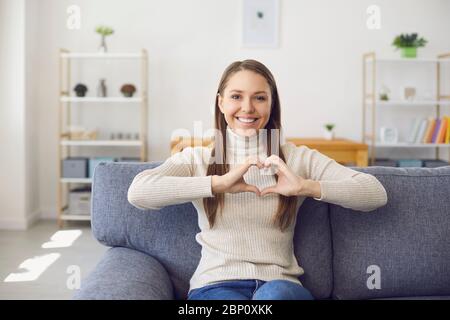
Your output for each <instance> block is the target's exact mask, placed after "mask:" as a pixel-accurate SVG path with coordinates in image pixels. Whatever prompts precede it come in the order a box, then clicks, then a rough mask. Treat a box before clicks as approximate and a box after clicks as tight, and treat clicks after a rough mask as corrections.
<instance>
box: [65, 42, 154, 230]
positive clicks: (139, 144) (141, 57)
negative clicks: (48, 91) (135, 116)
mask: <svg viewBox="0 0 450 320" xmlns="http://www.w3.org/2000/svg"><path fill="white" fill-rule="evenodd" d="M74 59H94V60H95V59H100V60H105V59H106V60H110V59H113V60H114V59H119V60H120V59H128V60H129V59H131V60H135V61H137V62H139V63H140V88H139V89H140V90H139V92H140V96H138V97H130V98H128V97H120V96H117V97H74V96H71V95H70V91H71V61H72V60H74ZM119 63H120V61H119ZM147 68H148V55H147V51H146V50H145V49H143V50H141V51H140V52H130V53H95V52H94V53H92V52H70V51H69V50H66V49H60V52H59V82H60V92H59V99H58V100H59V109H58V161H57V162H58V183H57V211H58V212H57V216H58V225H59V226H60V227H62V226H63V223H64V221H66V220H78V221H80V220H87V221H89V220H90V212H86V214H71V213H69V208H68V203H67V202H68V201H65V198H66V196H67V195H68V193H69V191H70V188H71V186H72V185H73V184H87V185H89V184H92V178H65V177H63V176H62V160H63V159H64V158H66V157H70V156H71V149H72V147H83V148H95V147H118V148H120V147H136V148H138V149H139V151H140V152H139V153H140V161H143V162H145V161H147V141H146V139H147V138H146V137H147V112H148V111H147V110H148V92H147V87H148V71H147ZM79 103H91V104H92V105H93V106H94V105H95V104H104V103H114V104H121V105H122V104H123V105H124V106H127V105H130V104H131V105H133V104H134V105H140V109H139V115H140V123H139V137H138V138H139V139H138V140H70V139H69V138H68V134H67V131H66V130H68V128H69V126H70V125H71V124H72V123H71V108H74V107H76V105H77V104H79Z"/></svg>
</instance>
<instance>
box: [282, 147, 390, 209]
mask: <svg viewBox="0 0 450 320" xmlns="http://www.w3.org/2000/svg"><path fill="white" fill-rule="evenodd" d="M290 144H292V146H291V147H290V148H291V149H293V150H292V152H291V155H290V157H289V158H290V161H291V162H292V163H293V165H294V167H296V168H297V169H298V170H296V171H297V173H299V175H300V176H302V177H304V178H306V179H311V180H314V181H318V182H319V184H320V189H321V197H320V198H314V199H315V200H319V201H325V202H329V203H332V204H336V205H339V206H342V207H344V208H348V209H353V210H358V211H364V212H368V211H372V210H375V209H377V208H379V207H382V206H384V205H386V203H387V193H386V190H385V188H384V187H383V185H382V184H381V182H380V181H378V179H377V178H376V177H375V176H373V175H371V174H368V173H364V172H359V171H356V170H353V169H350V168H348V167H345V166H343V165H341V164H339V163H337V162H336V161H335V160H334V159H331V158H329V157H327V156H326V155H324V154H322V153H320V152H319V151H317V150H316V149H310V148H308V147H306V146H299V147H297V146H295V145H294V144H293V143H290Z"/></svg>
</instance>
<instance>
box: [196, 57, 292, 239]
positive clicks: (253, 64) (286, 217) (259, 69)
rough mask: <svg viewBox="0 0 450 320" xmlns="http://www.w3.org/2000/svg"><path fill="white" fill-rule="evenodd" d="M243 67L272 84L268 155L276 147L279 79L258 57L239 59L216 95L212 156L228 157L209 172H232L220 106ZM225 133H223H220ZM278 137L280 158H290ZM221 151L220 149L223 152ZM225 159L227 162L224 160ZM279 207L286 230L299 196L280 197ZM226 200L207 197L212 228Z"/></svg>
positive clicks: (276, 217)
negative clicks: (228, 159)
mask: <svg viewBox="0 0 450 320" xmlns="http://www.w3.org/2000/svg"><path fill="white" fill-rule="evenodd" d="M242 70H249V71H253V72H256V73H257V74H259V75H261V76H263V77H264V78H265V79H266V80H267V83H268V84H269V87H270V91H271V95H272V105H271V108H270V118H269V121H268V122H267V124H266V126H265V128H264V129H266V130H267V146H268V148H267V156H270V155H271V154H272V152H271V146H272V141H271V139H272V135H271V133H272V130H271V129H277V131H278V132H280V130H281V120H280V119H281V114H280V99H279V97H278V90H277V85H276V83H275V79H274V77H273V75H272V73H271V72H270V71H269V69H268V68H267V67H266V66H265V65H263V64H262V63H260V62H258V61H256V60H244V61H235V62H233V63H232V64H230V65H229V66H228V67H227V68H226V69H225V71H224V73H223V75H222V78H221V80H220V83H219V88H218V90H217V94H216V102H215V128H216V129H217V130H216V135H215V140H214V141H215V143H214V146H213V149H212V150H211V157H212V158H215V157H216V153H217V154H219V155H221V156H222V157H224V158H225V159H220V160H221V161H219V163H217V161H214V162H212V163H210V164H209V165H208V169H207V173H206V175H207V176H209V175H220V176H221V175H224V174H226V173H227V172H228V171H229V164H228V161H226V152H225V151H226V139H225V137H226V128H227V122H226V121H225V116H224V115H223V114H222V112H221V111H220V109H219V96H218V95H219V94H220V95H221V96H223V93H224V90H225V87H226V86H227V82H228V79H229V78H230V77H231V76H232V75H234V74H235V73H236V72H238V71H242ZM220 133H221V135H220ZM273 138H274V139H277V140H278V141H276V142H275V141H274V142H275V143H276V145H277V146H278V148H277V149H278V150H279V157H280V158H281V159H282V160H283V161H286V159H285V157H284V154H283V151H282V150H281V147H280V135H279V134H276V135H274V137H273ZM216 148H220V149H219V150H220V152H216ZM219 150H218V151H219ZM223 160H225V161H223ZM275 178H276V180H278V177H277V176H275ZM278 199H279V201H278V209H277V212H276V213H275V214H274V216H273V218H272V222H273V223H274V224H276V225H277V226H278V227H279V228H280V230H281V231H284V230H285V229H286V228H287V227H288V226H289V225H290V224H291V223H293V221H294V218H295V215H296V212H295V206H296V203H297V201H296V200H297V197H296V196H290V197H287V196H283V195H279V196H278ZM224 201H225V197H224V194H223V193H220V194H216V195H215V197H211V198H203V205H204V207H205V212H206V216H207V218H208V221H209V225H210V228H212V227H213V226H214V222H215V219H216V213H217V209H218V207H219V205H220V210H221V212H222V209H223V207H224Z"/></svg>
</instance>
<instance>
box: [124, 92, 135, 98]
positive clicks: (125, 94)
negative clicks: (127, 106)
mask: <svg viewBox="0 0 450 320" xmlns="http://www.w3.org/2000/svg"><path fill="white" fill-rule="evenodd" d="M122 94H123V95H124V96H125V97H127V98H131V97H132V96H133V92H122Z"/></svg>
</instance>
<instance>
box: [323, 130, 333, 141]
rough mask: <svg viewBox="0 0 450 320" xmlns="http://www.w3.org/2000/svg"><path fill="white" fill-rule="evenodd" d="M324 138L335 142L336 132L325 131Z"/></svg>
mask: <svg viewBox="0 0 450 320" xmlns="http://www.w3.org/2000/svg"><path fill="white" fill-rule="evenodd" d="M323 137H324V138H325V139H326V140H333V139H334V131H329V130H324V132H323Z"/></svg>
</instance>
